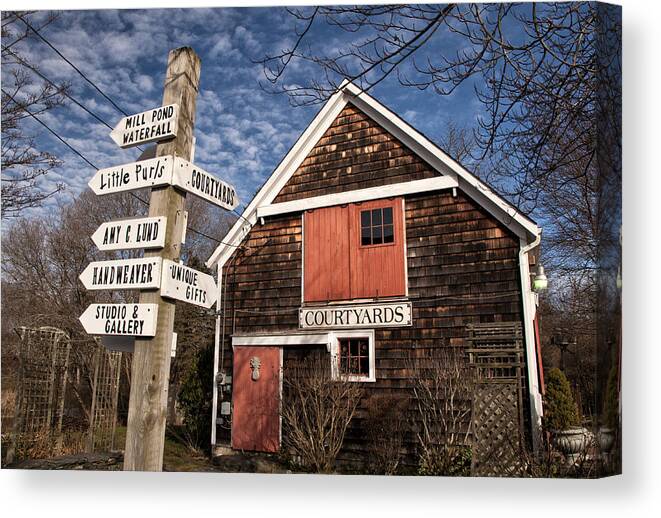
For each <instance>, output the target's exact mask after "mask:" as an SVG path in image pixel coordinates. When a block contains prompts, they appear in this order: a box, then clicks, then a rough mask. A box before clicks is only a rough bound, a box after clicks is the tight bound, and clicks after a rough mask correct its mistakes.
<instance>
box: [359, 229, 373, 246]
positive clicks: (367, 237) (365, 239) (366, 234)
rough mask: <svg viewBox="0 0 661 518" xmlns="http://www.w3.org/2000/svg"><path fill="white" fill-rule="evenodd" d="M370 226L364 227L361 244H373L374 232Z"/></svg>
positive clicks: (361, 233)
mask: <svg viewBox="0 0 661 518" xmlns="http://www.w3.org/2000/svg"><path fill="white" fill-rule="evenodd" d="M370 231H371V229H370V227H363V228H362V229H361V232H360V244H361V245H363V246H365V245H371V244H372V233H371V232H370Z"/></svg>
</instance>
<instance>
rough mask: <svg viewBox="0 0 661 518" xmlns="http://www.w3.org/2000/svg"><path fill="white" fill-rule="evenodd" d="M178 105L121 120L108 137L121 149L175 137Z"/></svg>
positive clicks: (162, 107)
mask: <svg viewBox="0 0 661 518" xmlns="http://www.w3.org/2000/svg"><path fill="white" fill-rule="evenodd" d="M178 122H179V105H177V104H168V105H167V106H160V107H159V108H154V109H153V110H147V111H146V112H142V113H136V114H135V115H129V116H128V117H124V118H123V119H121V120H120V121H119V122H118V123H117V125H116V126H115V128H114V129H113V130H112V131H111V132H110V137H111V138H112V139H113V140H114V141H115V144H117V145H118V146H119V147H121V148H127V147H132V146H138V145H140V144H146V143H148V142H154V141H155V140H158V141H161V140H166V139H169V138H174V137H176V136H177V126H178Z"/></svg>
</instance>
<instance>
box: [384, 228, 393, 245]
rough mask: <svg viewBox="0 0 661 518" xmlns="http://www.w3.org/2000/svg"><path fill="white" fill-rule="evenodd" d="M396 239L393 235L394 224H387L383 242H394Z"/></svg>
mask: <svg viewBox="0 0 661 518" xmlns="http://www.w3.org/2000/svg"><path fill="white" fill-rule="evenodd" d="M394 240H395V237H394V235H393V230H392V225H385V226H384V227H383V242H384V243H392V242H393V241H394Z"/></svg>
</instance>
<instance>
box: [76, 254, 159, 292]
mask: <svg viewBox="0 0 661 518" xmlns="http://www.w3.org/2000/svg"><path fill="white" fill-rule="evenodd" d="M161 261H162V259H161V258H160V257H143V258H140V259H117V260H113V261H96V262H93V263H90V264H89V265H87V268H85V269H84V270H83V273H81V274H80V275H79V276H78V278H79V279H80V282H82V283H83V284H84V286H85V288H86V289H88V290H119V289H134V288H139V289H142V288H145V289H147V288H158V287H159V286H160V285H161Z"/></svg>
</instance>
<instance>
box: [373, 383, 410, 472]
mask: <svg viewBox="0 0 661 518" xmlns="http://www.w3.org/2000/svg"><path fill="white" fill-rule="evenodd" d="M407 406H408V401H406V400H404V399H402V398H398V397H396V396H394V395H389V394H385V395H379V394H373V395H371V396H370V397H369V398H368V400H367V419H366V422H365V429H366V430H365V431H366V436H367V449H368V451H369V461H368V469H369V471H370V472H371V473H376V474H380V475H381V474H382V475H394V474H396V473H397V470H398V468H399V465H400V462H401V460H402V446H403V443H404V434H405V432H406V423H407V421H406V409H407Z"/></svg>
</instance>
